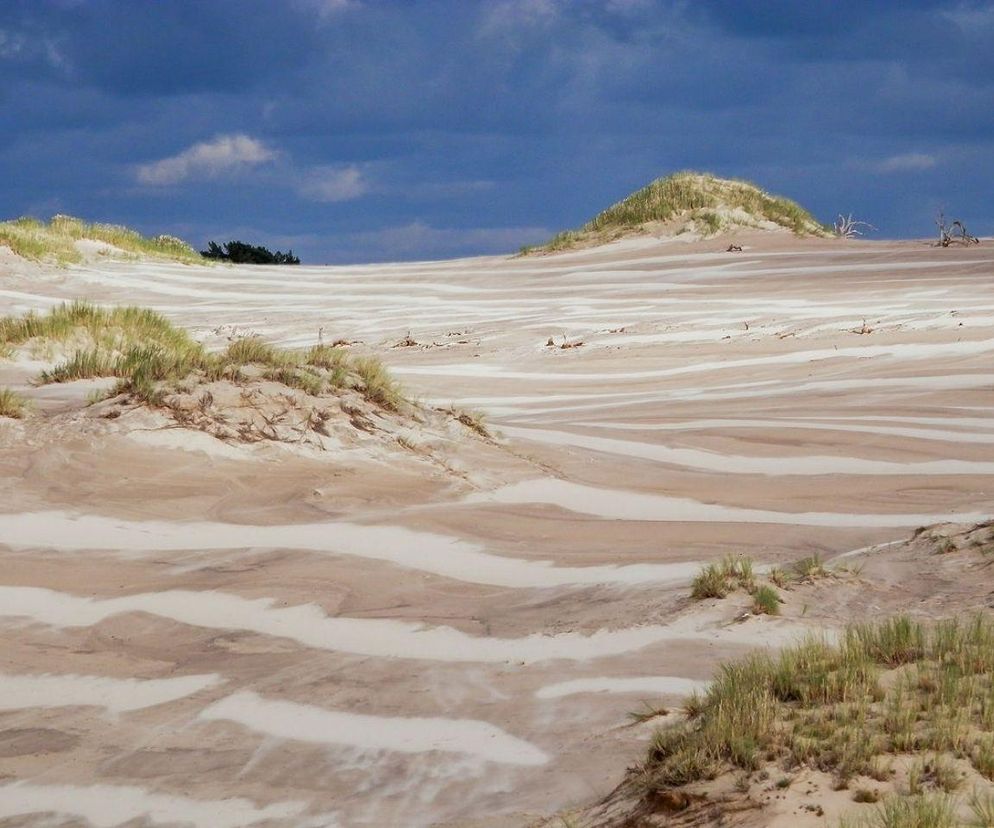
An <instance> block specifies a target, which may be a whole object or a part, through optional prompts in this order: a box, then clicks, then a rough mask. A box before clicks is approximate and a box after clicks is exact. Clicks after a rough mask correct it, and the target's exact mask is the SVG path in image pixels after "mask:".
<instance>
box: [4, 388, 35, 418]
mask: <svg viewBox="0 0 994 828" xmlns="http://www.w3.org/2000/svg"><path fill="white" fill-rule="evenodd" d="M27 413H28V401H27V400H26V399H25V398H24V397H22V396H21V395H20V394H18V393H17V392H16V391H12V390H11V389H9V388H0V417H11V418H13V419H15V420H19V419H21V418H22V417H23V416H24V415H25V414H27Z"/></svg>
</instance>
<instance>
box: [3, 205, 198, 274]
mask: <svg viewBox="0 0 994 828" xmlns="http://www.w3.org/2000/svg"><path fill="white" fill-rule="evenodd" d="M82 240H91V241H96V242H103V243H105V244H107V245H110V246H111V247H114V248H117V249H119V250H123V251H125V252H126V253H128V254H131V255H135V256H151V257H156V258H163V259H172V260H174V261H180V262H189V263H194V262H201V261H203V260H202V258H201V256H200V254H199V253H198V252H197V251H196V250H194V249H193V248H192V247H190V245H188V244H187V243H186V242H185V241H183V240H182V239H177V238H176V237H175V236H164V235H161V236H153V237H152V238H147V237H145V236H143V235H141V233H139V232H137V231H136V230H131V229H130V228H128V227H121V226H120V225H117V224H101V223H99V222H97V223H92V224H91V223H89V222H85V221H83V220H82V219H78V218H73V217H72V216H63V215H57V216H52V218H51V220H50V221H49V222H48V223H47V224H46V223H45V222H42V221H39V220H38V219H34V218H19V219H14V220H13V221H5V222H0V246H6V247H9V248H10V249H11V250H12V251H13V252H14V253H16V254H17V255H18V256H21V257H23V258H25V259H31V260H32V261H38V262H41V261H54V262H56V263H58V264H60V265H65V264H73V263H76V262H80V261H82V259H83V254H82V253H81V252H80V250H79V248H78V247H77V245H76V242H78V241H82Z"/></svg>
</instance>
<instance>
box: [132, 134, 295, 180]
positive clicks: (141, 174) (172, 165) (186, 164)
mask: <svg viewBox="0 0 994 828" xmlns="http://www.w3.org/2000/svg"><path fill="white" fill-rule="evenodd" d="M274 158H276V152H274V151H273V150H271V149H269V147H267V146H266V145H265V144H263V143H262V142H261V141H257V140H256V139H255V138H250V137H249V136H247V135H219V136H217V137H216V138H214V139H213V140H212V141H204V142H202V143H199V144H194V145H193V146H192V147H189V148H187V149H185V150H183V152H181V153H179V154H178V155H173V156H171V157H169V158H163V159H161V160H159V161H153V162H151V163H149V164H142V165H140V166H139V167H138V171H137V176H138V180H139V181H140V182H141V183H142V184H153V185H161V184H177V183H179V182H180V181H184V180H186V179H187V178H190V177H191V176H194V175H206V176H208V177H214V176H217V175H221V174H222V173H226V172H234V171H236V170H238V169H240V168H243V167H247V166H252V165H255V164H262V163H265V162H266V161H272V160H273V159H274Z"/></svg>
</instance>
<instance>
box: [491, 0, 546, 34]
mask: <svg viewBox="0 0 994 828" xmlns="http://www.w3.org/2000/svg"><path fill="white" fill-rule="evenodd" d="M558 15H559V3H558V0H502V2H499V3H495V4H493V6H491V8H490V9H489V10H488V11H487V14H486V16H485V17H484V19H483V25H482V26H481V29H480V31H481V33H482V34H484V35H495V34H508V33H509V32H512V31H514V30H517V29H522V28H525V29H527V28H534V27H536V26H545V25H547V24H549V23H551V22H553V21H554V20H555V19H556V17H558Z"/></svg>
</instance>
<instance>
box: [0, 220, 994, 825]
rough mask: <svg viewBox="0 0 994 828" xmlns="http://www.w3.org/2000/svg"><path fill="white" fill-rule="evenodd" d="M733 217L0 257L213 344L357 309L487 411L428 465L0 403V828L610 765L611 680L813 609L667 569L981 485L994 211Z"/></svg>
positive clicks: (594, 784) (968, 514)
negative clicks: (287, 258) (854, 227)
mask: <svg viewBox="0 0 994 828" xmlns="http://www.w3.org/2000/svg"><path fill="white" fill-rule="evenodd" d="M740 240H741V241H742V242H743V243H744V246H745V247H746V250H745V251H744V252H743V253H738V254H726V253H723V252H720V251H721V250H722V249H723V247H724V244H719V243H717V242H711V243H705V242H700V243H697V244H691V245H687V244H682V243H681V244H665V243H656V242H653V243H646V242H645V241H644V240H640V241H632V242H624V243H619V244H615V245H611V246H608V247H605V248H600V249H597V250H588V251H581V252H576V253H570V254H565V255H561V256H551V257H541V258H537V257H530V258H524V259H500V258H485V259H472V260H462V261H451V262H425V263H412V264H398V265H377V266H362V267H335V268H321V267H300V268H293V269H292V272H288V271H287V270H282V269H279V268H265V267H260V268H254V269H250V268H244V267H242V268H239V267H214V268H197V267H190V266H183V265H171V264H135V263H124V262H101V263H99V264H92V265H86V266H80V267H74V268H70V269H68V270H55V269H51V270H45V269H43V268H39V267H34V266H32V267H28V266H23V265H18V266H17V267H16V268H15V267H13V266H10V267H8V266H7V263H6V260H4V262H3V263H0V309H2V311H3V312H4V313H11V312H20V311H24V310H27V309H31V308H37V309H44V308H47V307H50V306H51V305H52V304H54V303H57V302H59V301H62V300H63V299H73V298H88V299H92V300H94V301H98V302H108V303H135V304H143V305H148V306H151V307H153V308H156V309H158V310H160V311H162V312H164V313H165V314H167V315H168V316H169V317H170V318H171V319H172V320H174V321H176V322H178V323H180V324H182V325H184V326H188V327H190V328H192V329H193V331H194V332H195V334H196V335H197V336H199V337H201V338H204V339H205V340H206V341H208V342H211V343H215V344H218V345H221V344H223V342H224V341H225V339H226V337H228V336H231V335H233V334H235V333H247V332H256V333H259V334H262V335H264V336H266V337H268V338H270V339H271V340H273V341H274V342H277V343H279V344H282V345H306V344H312V343H313V342H315V341H317V340H318V337H319V335H320V336H321V337H323V339H324V340H325V341H332V340H335V339H338V338H343V339H348V340H358V341H360V344H359V345H358V346H356V347H360V348H370V349H376V350H380V349H382V354H383V356H384V357H385V359H386V360H387V361H388V362H389V363H390V364H391V365H392V367H393V368H394V370H395V372H396V374H397V376H398V377H399V378H401V379H402V380H403V381H404V382H405V384H406V385H407V387H408V388H409V390H410V391H411V392H413V393H415V394H416V395H418V396H420V397H421V398H423V399H424V400H426V401H427V402H431V403H438V404H443V405H448V404H449V403H451V402H455V403H456V404H457V405H460V406H464V407H467V408H479V409H481V410H483V411H484V412H485V413H487V415H488V420H489V423H490V425H491V426H492V427H493V428H494V429H496V430H498V431H499V430H501V429H504V431H505V432H506V438H505V442H504V445H503V447H502V448H499V449H498V448H494V447H487V448H486V450H483V449H480V450H477V449H474V448H465V449H463V448H460V447H459V446H458V445H441V446H436V447H435V450H436V454H435V460H436V461H437V462H435V461H433V462H427V461H426V460H425V458H424V457H421V456H419V455H418V454H417V452H416V451H412V452H409V453H408V454H404V452H401V451H395V450H391V451H379V450H376V449H375V447H364V446H361V445H360V446H358V447H356V448H354V449H351V450H349V451H347V452H346V451H343V452H341V453H335V452H325V453H323V454H318V453H313V452H312V453H308V452H304V451H295V450H290V449H279V450H277V449H275V448H274V449H272V450H265V451H260V450H258V447H255V448H241V447H237V446H231V445H228V444H225V443H220V442H217V441H213V442H212V440H213V438H209V437H207V436H206V435H204V434H200V433H197V434H196V435H195V436H191V434H190V433H188V432H183V431H182V430H175V429H169V430H166V431H163V430H161V423H158V422H157V421H156V420H155V418H147V420H142V427H141V429H138V428H137V426H135V425H134V424H132V426H129V427H128V428H125V427H124V426H122V425H120V424H117V423H111V422H104V421H101V420H99V419H97V420H93V419H86V418H84V417H82V416H81V415H78V414H76V413H74V412H76V410H77V409H78V408H79V406H80V405H81V404H82V401H83V399H84V398H85V391H82V390H80V391H74V390H73V389H71V388H68V387H66V388H61V387H57V388H53V389H44V393H43V394H41V395H40V396H39V400H40V402H39V407H40V408H41V410H42V412H43V414H42V415H39V416H38V417H36V418H35V419H33V420H27V421H20V422H13V421H0V503H2V506H0V561H2V568H0V652H2V653H3V655H2V657H0V696H2V698H0V824H5V825H6V824H10V825H20V824H33V823H32V821H33V820H34V821H37V819H38V817H36V816H26V815H28V814H34V813H37V812H39V811H43V810H52V811H56V812H58V814H60V816H59V817H58V818H57V819H56V820H55V821H54V823H53V824H93V825H101V826H103V825H108V826H113V825H118V824H122V823H124V822H126V821H127V820H130V819H136V818H140V817H141V816H142V815H145V816H147V817H148V819H149V820H150V822H151V823H152V824H173V823H177V822H183V821H184V820H185V821H186V822H188V823H192V824H195V825H204V826H207V825H210V826H214V825H229V824H230V825H248V824H252V825H274V826H275V825H279V826H297V825H335V824H339V825H343V826H345V825H358V826H362V825H370V826H382V825H396V826H420V825H432V824H443V825H463V826H468V825H478V826H508V825H525V824H528V823H529V822H530V821H532V820H534V819H536V818H539V817H541V816H543V815H547V814H549V813H551V812H553V811H555V810H556V809H559V808H563V807H567V806H571V805H575V804H578V803H581V802H585V801H589V800H591V799H593V798H596V797H598V796H601V795H603V794H605V793H607V792H608V791H610V790H611V788H612V787H613V786H614V785H615V784H616V783H617V781H618V780H619V778H620V775H621V773H622V771H623V769H624V767H625V765H626V764H627V763H629V762H630V761H631V760H632V759H633V758H634V757H635V756H637V754H638V753H639V752H640V751H641V749H642V744H643V741H644V739H645V738H646V736H647V734H648V733H649V731H650V729H651V725H641V726H632V725H630V724H629V721H628V719H627V716H626V714H627V713H628V712H629V711H631V710H634V709H637V708H640V707H641V706H642V703H643V701H650V702H652V703H659V702H661V701H662V702H666V701H670V702H675V701H677V700H678V699H679V698H680V697H681V695H682V694H684V693H686V692H687V691H688V689H690V688H693V687H695V686H697V683H698V682H700V681H703V680H706V679H707V678H708V676H709V675H710V674H711V672H712V671H713V669H714V667H715V665H716V664H717V663H719V661H720V660H722V659H724V658H727V657H730V656H734V655H736V654H738V653H741V652H743V650H744V648H747V647H749V646H755V645H768V644H772V645H775V644H777V643H780V642H783V641H786V640H789V639H790V638H791V637H793V636H796V635H798V634H799V633H800V632H801V631H803V630H804V629H807V628H810V627H811V626H813V625H818V624H820V623H823V622H825V621H827V622H830V623H833V624H834V623H840V622H841V621H843V620H844V617H843V616H844V615H845V613H841V612H840V613H838V614H837V617H835V616H833V617H831V618H827V617H825V616H824V614H822V615H819V614H817V613H806V612H802V607H801V606H800V605H799V604H798V605H797V606H793V605H791V607H789V611H788V612H787V613H786V615H785V616H784V617H783V618H779V619H769V618H765V619H764V618H758V619H757V618H753V619H750V620H748V621H746V622H745V623H742V624H732V625H726V623H725V622H727V621H730V620H731V619H732V618H733V617H734V616H735V615H736V614H737V612H738V610H739V609H740V608H741V607H740V606H738V605H736V602H735V600H734V599H730V600H729V601H726V602H723V603H721V604H715V605H712V604H707V605H696V606H690V605H689V602H688V600H687V597H686V595H687V586H686V585H687V581H688V579H689V577H690V576H691V575H692V573H693V572H694V571H695V570H696V566H697V563H698V562H700V561H704V560H709V559H711V558H714V557H716V556H719V555H723V554H725V553H727V552H736V553H742V554H748V555H751V556H753V557H754V558H755V559H756V560H757V562H760V563H768V564H773V563H783V562H786V561H790V560H794V559H797V558H799V557H801V556H804V555H810V554H812V553H815V552H818V553H821V554H823V555H824V556H826V557H828V556H832V555H836V554H841V553H844V552H846V551H848V550H853V549H857V548H861V547H867V546H871V545H873V544H877V543H883V542H888V541H892V540H895V539H898V538H903V537H906V536H907V535H908V534H909V532H910V531H911V530H912V529H913V528H914V527H915V526H918V525H920V524H922V523H933V522H938V521H942V520H957V521H962V522H972V521H977V520H981V519H983V518H984V517H985V516H988V515H990V514H991V513H992V512H994V488H992V484H991V481H992V475H994V393H992V392H994V370H992V367H994V281H992V279H991V275H990V274H991V273H992V266H994V247H991V246H990V244H983V245H981V246H979V247H977V248H974V249H970V250H953V249H947V250H936V249H933V248H930V247H927V246H925V245H921V244H915V243H910V242H907V243H893V244H891V243H874V244H869V243H842V242H835V241H829V240H810V241H797V240H793V239H789V238H785V237H781V236H762V235H757V236H755V237H752V236H741V237H740ZM726 243H727V242H726ZM408 333H410V336H411V338H412V339H413V340H415V341H416V342H417V343H419V344H418V345H414V346H410V347H400V348H392V347H391V346H392V345H394V344H395V343H397V342H398V341H399V340H401V339H403V338H405V337H406V336H407V334H408ZM550 337H551V338H552V340H553V345H552V346H548V345H547V344H546V343H547V341H548V340H549V339H550ZM564 340H565V341H567V342H569V343H574V344H575V343H577V342H581V341H582V343H583V344H582V345H580V346H579V347H573V348H567V349H563V348H560V347H559V345H560V344H561V343H562V342H563V341H564ZM27 376H28V374H27V373H26V371H25V370H24V369H23V368H19V367H18V366H16V365H13V364H11V363H3V362H0V385H3V384H12V385H15V386H20V387H25V385H24V384H25V382H26V379H27ZM31 393H36V392H31ZM46 395H47V396H46ZM59 418H61V419H59ZM135 422H137V421H135ZM129 429H130V430H129ZM143 435H145V436H143ZM410 436H411V439H412V441H414V442H415V443H416V442H417V439H418V435H417V434H416V433H412V434H411V435H410ZM874 600H875V601H876V604H875V606H877V608H878V609H880V608H886V607H885V605H886V606H893V607H895V608H897V607H900V606H901V603H902V593H901V591H900V590H899V589H898V590H892V591H888V592H885V593H881V595H878V596H877V597H876V598H875V599H874ZM740 603H743V602H740ZM853 606H858V602H856V601H854V602H853ZM850 609H851V607H850V608H847V612H848V611H849V610H850ZM59 676H62V677H63V679H62V682H61V683H60V682H59V680H58V678H57V677H59ZM5 686H6V691H5V689H4V688H5ZM7 820H9V821H7Z"/></svg>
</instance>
